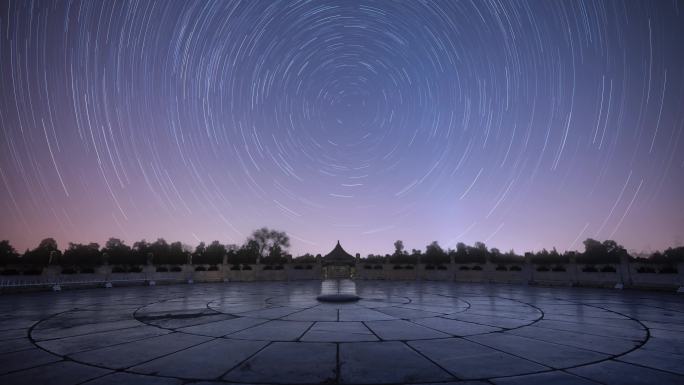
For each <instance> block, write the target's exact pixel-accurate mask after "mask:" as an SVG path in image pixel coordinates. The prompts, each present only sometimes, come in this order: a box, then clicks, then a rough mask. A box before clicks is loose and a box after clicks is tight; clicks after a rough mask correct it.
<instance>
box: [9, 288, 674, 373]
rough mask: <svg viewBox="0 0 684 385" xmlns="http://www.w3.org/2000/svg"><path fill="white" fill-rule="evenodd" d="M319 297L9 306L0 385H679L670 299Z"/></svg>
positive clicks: (79, 296)
mask: <svg viewBox="0 0 684 385" xmlns="http://www.w3.org/2000/svg"><path fill="white" fill-rule="evenodd" d="M330 287H333V286H330ZM334 287H335V288H337V286H334ZM322 289H325V287H322V285H321V282H314V281H307V282H295V281H293V282H258V283H257V282H254V283H233V282H231V283H227V284H223V283H221V284H202V285H168V286H161V285H160V286H156V287H128V288H114V289H111V290H104V289H92V290H90V289H89V290H78V291H62V292H60V293H34V294H22V295H18V296H14V295H11V294H10V295H3V297H2V301H0V314H1V315H0V383H2V384H3V385H4V384H6V383H7V384H15V383H16V384H22V383H30V384H36V383H47V384H81V383H88V384H91V385H92V384H95V385H107V384H153V385H154V384H159V385H172V384H173V385H175V384H182V383H192V384H200V383H202V382H201V381H204V383H205V384H210V383H213V384H218V383H226V382H239V383H242V384H249V383H257V384H260V385H262V384H295V383H296V384H299V383H302V384H313V383H321V382H323V383H333V384H334V383H344V384H347V383H349V384H372V383H393V384H395V383H421V384H426V383H430V382H434V383H440V384H443V385H447V384H455V383H459V384H463V385H465V384H469V385H475V384H478V381H482V383H489V384H492V383H493V384H497V385H500V384H503V385H517V384H547V383H554V384H555V383H558V384H577V385H590V384H593V383H594V382H596V383H602V384H608V385H612V384H615V385H618V384H619V385H623V384H627V385H630V384H635V385H638V384H650V383H658V384H666V385H667V384H681V383H684V370H682V362H684V337H683V335H682V332H683V331H684V302H682V301H681V299H680V298H678V297H675V296H672V295H669V294H662V293H656V292H653V293H646V292H634V291H613V290H594V289H575V288H544V287H527V286H515V285H484V284H483V285H479V284H462V283H458V284H454V283H450V282H422V283H419V282H372V281H361V282H353V281H345V283H344V292H352V291H353V290H356V292H357V294H358V295H359V296H361V297H362V298H363V299H362V300H360V301H358V302H356V303H333V304H328V303H326V304H323V303H320V302H318V301H317V300H316V296H317V295H318V294H320V293H321V292H322ZM328 289H329V287H328ZM335 290H337V289H335ZM647 328H648V329H647ZM2 352H4V353H2ZM85 364H89V365H85ZM93 365H95V366H93ZM115 370H116V371H117V372H114V371H115ZM461 380H467V381H470V382H469V383H468V382H465V383H463V382H460V381H461ZM482 383H480V384H478V385H482Z"/></svg>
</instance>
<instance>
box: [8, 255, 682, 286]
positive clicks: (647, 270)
mask: <svg viewBox="0 0 684 385" xmlns="http://www.w3.org/2000/svg"><path fill="white" fill-rule="evenodd" d="M30 270H33V272H34V273H36V272H40V274H34V275H27V274H17V275H6V273H5V274H3V275H0V290H2V291H11V290H26V289H49V288H52V289H53V290H61V288H62V287H77V286H85V287H98V286H101V287H111V286H127V285H150V286H152V285H157V284H166V283H194V282H249V281H295V280H318V279H322V277H323V266H322V265H321V263H320V262H313V263H288V264H283V265H264V264H248V265H231V264H218V265H159V266H154V265H145V266H133V267H131V266H127V267H125V268H124V267H122V266H99V267H96V268H94V269H90V271H89V273H87V274H86V273H75V274H66V273H65V272H66V271H68V270H66V269H65V271H64V272H63V271H62V268H60V267H59V266H48V267H46V268H43V269H42V271H41V270H38V271H36V269H31V268H27V267H24V268H21V267H20V266H5V267H0V271H2V272H8V271H9V272H14V271H16V272H22V271H30ZM72 272H73V271H72ZM352 278H354V279H359V280H389V281H401V280H404V281H454V282H478V283H510V284H527V285H545V286H554V285H555V286H586V287H612V288H640V289H661V290H677V291H678V292H684V263H680V264H678V265H676V266H673V265H665V264H653V263H646V262H644V261H638V260H637V261H630V260H628V259H626V258H625V259H623V260H622V261H621V262H620V263H617V264H606V263H599V264H583V263H576V262H574V261H571V262H565V263H552V264H535V263H532V261H530V260H529V259H525V260H520V261H515V262H503V263H492V262H484V263H458V262H457V261H450V262H447V263H442V264H425V263H418V264H391V263H377V262H367V261H364V260H362V259H361V260H357V263H356V265H355V267H353V268H352Z"/></svg>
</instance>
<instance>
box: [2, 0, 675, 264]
mask: <svg viewBox="0 0 684 385" xmlns="http://www.w3.org/2000/svg"><path fill="white" fill-rule="evenodd" d="M681 5H682V4H681V3H678V2H676V1H646V2H641V1H593V0H592V1H531V2H526V1H514V2H509V1H492V2H488V3H486V4H485V3H483V2H473V3H470V2H456V1H435V2H429V1H428V2H418V1H400V2H387V1H359V2H356V1H354V2H349V1H315V2H299V1H291V2H273V3H272V2H268V1H244V2H237V1H206V0H203V1H186V0H183V1H168V0H163V1H154V0H144V1H117V2H109V1H85V2H79V1H54V2H53V1H50V2H43V1H38V2H28V1H5V2H3V3H2V5H0V53H1V55H2V59H1V62H0V210H1V212H0V215H1V219H0V238H2V239H9V240H10V241H11V242H12V244H13V245H15V247H17V248H18V249H20V250H22V251H23V249H25V248H27V247H34V246H35V245H37V243H38V242H39V240H40V239H42V238H45V237H50V236H51V237H54V238H56V239H57V240H58V242H59V244H60V246H61V247H65V246H66V245H67V243H68V242H69V241H72V242H89V241H96V242H100V243H101V244H102V243H104V241H105V240H106V239H107V238H108V237H110V236H114V237H120V238H122V239H124V240H125V241H126V242H128V243H129V244H131V243H132V242H133V241H135V240H139V239H143V238H145V239H147V240H150V241H151V240H155V239H156V238H158V237H164V238H166V239H167V240H169V241H171V240H173V241H175V240H179V241H182V242H183V243H186V244H189V245H195V244H197V243H198V242H199V241H200V240H202V241H206V242H210V241H212V240H215V239H217V240H220V241H221V242H222V243H242V242H243V241H244V239H245V237H246V236H247V235H248V234H249V233H250V232H251V230H253V229H255V228H257V227H261V226H268V227H273V228H277V229H280V230H284V231H286V232H287V233H288V234H289V235H290V236H291V238H292V247H291V252H293V254H301V253H304V252H312V253H319V252H320V253H325V252H327V251H329V250H330V249H331V248H332V247H333V246H334V244H335V241H336V240H338V239H339V240H340V241H341V242H342V244H343V246H344V247H345V248H346V249H347V250H348V251H349V252H352V253H355V252H360V253H361V254H362V255H366V254H368V253H385V252H391V250H392V249H393V247H392V243H393V242H394V241H395V240H396V239H402V240H404V244H405V245H406V247H407V248H408V249H411V248H421V249H422V248H424V247H425V245H427V244H428V243H429V242H431V241H433V240H437V241H439V242H440V244H441V245H442V246H443V247H454V246H455V244H456V242H465V243H468V244H472V243H474V242H475V241H484V242H485V243H486V244H487V245H489V246H492V247H498V248H500V249H502V250H509V249H511V248H513V249H515V250H516V251H518V252H522V251H526V250H533V249H535V250H536V249H540V248H542V247H546V248H551V247H554V246H555V247H557V248H558V249H559V250H566V249H581V248H582V243H581V242H582V240H584V239H585V238H588V237H593V238H597V239H615V240H616V241H618V242H619V243H621V244H623V245H624V246H625V247H627V248H628V249H629V250H636V251H644V250H654V249H663V248H666V247H668V246H675V245H681V244H683V243H684V198H682V197H683V196H684V138H682V132H683V131H684V108H682V106H684V50H682V49H681V47H684V15H682V12H684V9H682V7H681Z"/></svg>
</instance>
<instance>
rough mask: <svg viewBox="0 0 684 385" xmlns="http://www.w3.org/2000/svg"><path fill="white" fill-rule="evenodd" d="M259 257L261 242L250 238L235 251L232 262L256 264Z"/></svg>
mask: <svg viewBox="0 0 684 385" xmlns="http://www.w3.org/2000/svg"><path fill="white" fill-rule="evenodd" d="M258 257H259V244H258V243H257V242H256V241H255V240H249V241H247V243H245V244H244V245H242V247H240V248H239V249H237V250H236V251H235V254H234V256H233V258H231V262H230V263H232V264H254V263H256V261H257V258H258Z"/></svg>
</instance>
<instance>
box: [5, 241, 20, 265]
mask: <svg viewBox="0 0 684 385" xmlns="http://www.w3.org/2000/svg"><path fill="white" fill-rule="evenodd" d="M16 263H19V253H17V251H16V250H15V249H14V247H12V245H11V244H10V243H9V241H0V266H4V265H13V264H16Z"/></svg>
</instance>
